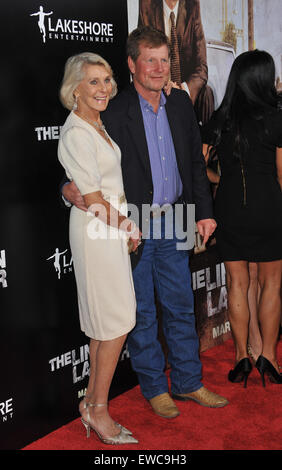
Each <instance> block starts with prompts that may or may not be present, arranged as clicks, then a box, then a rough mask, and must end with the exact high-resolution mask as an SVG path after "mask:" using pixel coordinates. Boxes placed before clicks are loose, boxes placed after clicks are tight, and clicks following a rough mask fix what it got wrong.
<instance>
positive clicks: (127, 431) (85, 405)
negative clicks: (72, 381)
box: [81, 395, 132, 436]
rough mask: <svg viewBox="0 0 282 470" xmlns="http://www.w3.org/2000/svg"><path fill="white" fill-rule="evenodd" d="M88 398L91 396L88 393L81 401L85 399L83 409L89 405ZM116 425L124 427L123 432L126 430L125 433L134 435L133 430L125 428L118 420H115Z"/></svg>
mask: <svg viewBox="0 0 282 470" xmlns="http://www.w3.org/2000/svg"><path fill="white" fill-rule="evenodd" d="M87 398H90V397H89V396H87V395H84V398H83V399H82V400H81V401H83V409H85V408H86V407H87V403H88V402H87V401H86V399H87ZM105 406H106V404H105ZM115 425H116V426H118V427H119V428H121V429H123V432H124V433H125V434H128V435H129V436H132V432H131V431H130V430H129V429H127V428H125V427H124V426H122V425H121V424H119V423H117V422H116V421H115Z"/></svg>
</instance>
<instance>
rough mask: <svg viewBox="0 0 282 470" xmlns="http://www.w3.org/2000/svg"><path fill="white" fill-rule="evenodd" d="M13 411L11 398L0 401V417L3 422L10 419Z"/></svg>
mask: <svg viewBox="0 0 282 470" xmlns="http://www.w3.org/2000/svg"><path fill="white" fill-rule="evenodd" d="M13 412H14V411H13V398H9V399H8V400H6V401H3V402H2V403H0V417H1V419H2V422H3V423H5V422H6V421H8V419H12V417H13Z"/></svg>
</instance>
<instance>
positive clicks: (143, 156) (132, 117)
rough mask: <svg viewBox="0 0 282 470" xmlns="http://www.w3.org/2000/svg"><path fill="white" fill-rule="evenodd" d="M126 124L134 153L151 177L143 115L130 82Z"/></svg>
mask: <svg viewBox="0 0 282 470" xmlns="http://www.w3.org/2000/svg"><path fill="white" fill-rule="evenodd" d="M126 125H127V128H128V131H129V135H130V137H131V139H132V141H133V142H134V144H135V151H136V154H137V155H138V157H139V159H140V161H141V162H142V164H143V166H144V168H145V171H146V173H147V174H148V176H150V178H152V174H151V165H150V158H149V151H148V146H147V140H146V134H145V128H144V124H143V115H142V111H141V107H140V103H139V99H138V94H137V92H136V91H135V88H134V86H133V84H131V90H130V98H129V105H128V115H127V122H126Z"/></svg>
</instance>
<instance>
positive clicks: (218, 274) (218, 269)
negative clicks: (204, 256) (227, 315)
mask: <svg viewBox="0 0 282 470" xmlns="http://www.w3.org/2000/svg"><path fill="white" fill-rule="evenodd" d="M211 269H212V268H210V267H208V268H204V269H200V270H199V271H196V272H193V273H192V287H193V290H194V291H196V290H198V289H202V288H204V287H205V288H206V291H207V315H208V317H212V316H213V315H215V314H216V313H219V312H221V311H222V310H223V309H227V289H226V285H225V284H226V272H225V267H224V263H220V264H216V266H215V272H213V276H211ZM218 288H220V292H219V299H218V302H217V303H216V305H214V304H213V294H212V291H214V290H216V289H218Z"/></svg>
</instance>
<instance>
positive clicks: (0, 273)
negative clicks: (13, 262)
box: [0, 250, 8, 288]
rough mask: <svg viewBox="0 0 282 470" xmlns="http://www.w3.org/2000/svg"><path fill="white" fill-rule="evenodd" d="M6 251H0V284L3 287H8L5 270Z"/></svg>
mask: <svg viewBox="0 0 282 470" xmlns="http://www.w3.org/2000/svg"><path fill="white" fill-rule="evenodd" d="M6 267H7V266H6V251H5V250H1V251H0V284H1V286H2V287H3V288H5V287H8V283H7V270H6Z"/></svg>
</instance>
